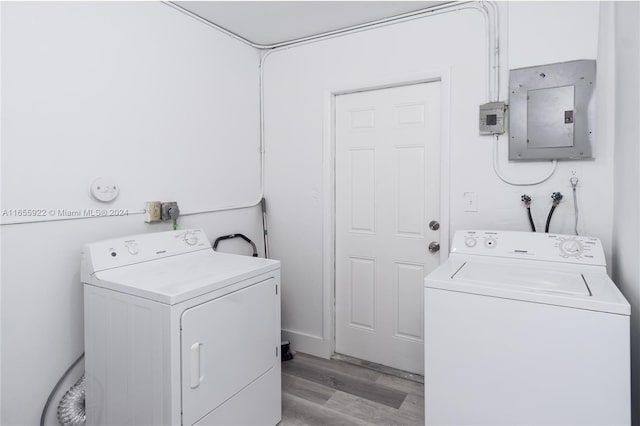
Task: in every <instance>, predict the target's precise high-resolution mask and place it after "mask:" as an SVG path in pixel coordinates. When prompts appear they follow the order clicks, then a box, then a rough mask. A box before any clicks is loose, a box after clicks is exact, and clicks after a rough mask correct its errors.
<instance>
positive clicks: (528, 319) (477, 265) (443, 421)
mask: <svg viewBox="0 0 640 426" xmlns="http://www.w3.org/2000/svg"><path fill="white" fill-rule="evenodd" d="M424 302H425V305H424V306H425V309H424V312H425V420H426V424H427V425H458V426H461V425H492V426H496V425H564V426H566V425H587V424H588V425H607V426H613V425H629V424H630V398H631V397H630V348H629V345H630V344H629V339H630V335H629V315H630V306H629V303H627V301H626V300H625V298H624V297H623V295H622V294H621V293H620V291H619V290H618V288H617V287H616V286H615V284H614V283H613V282H612V281H611V279H610V278H609V277H608V276H607V272H606V264H605V257H604V251H603V249H602V245H601V243H600V241H599V240H598V239H597V238H589V237H582V236H569V235H555V234H542V233H539V234H537V233H531V232H506V231H498V232H494V231H459V232H457V233H456V234H455V237H454V239H453V242H452V249H451V254H450V257H449V259H448V260H447V261H446V262H445V263H443V264H442V265H440V267H438V268H437V269H436V270H434V271H433V272H432V273H431V274H429V275H428V276H427V277H426V278H425V292H424Z"/></svg>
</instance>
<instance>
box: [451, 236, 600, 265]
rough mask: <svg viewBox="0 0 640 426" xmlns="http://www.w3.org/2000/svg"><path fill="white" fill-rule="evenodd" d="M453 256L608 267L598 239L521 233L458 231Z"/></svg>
mask: <svg viewBox="0 0 640 426" xmlns="http://www.w3.org/2000/svg"><path fill="white" fill-rule="evenodd" d="M451 253H466V254H476V255H484V256H495V257H511V258H524V259H530V260H545V261H552V262H553V261H557V262H569V263H579V264H585V265H601V266H606V260H605V257H604V250H603V248H602V243H601V242H600V240H599V239H598V238H595V237H583V236H577V235H562V234H543V233H535V232H517V231H457V232H456V234H455V236H454V237H453V243H452V245H451Z"/></svg>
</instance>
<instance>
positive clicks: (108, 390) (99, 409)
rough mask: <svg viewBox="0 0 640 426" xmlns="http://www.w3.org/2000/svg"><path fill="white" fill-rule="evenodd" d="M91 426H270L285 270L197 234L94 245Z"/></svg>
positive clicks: (88, 369)
mask: <svg viewBox="0 0 640 426" xmlns="http://www.w3.org/2000/svg"><path fill="white" fill-rule="evenodd" d="M81 279H82V282H84V283H85V285H84V312H85V324H84V325H85V353H86V358H85V373H86V379H87V392H86V409H87V425H195V424H197V425H275V424H277V423H278V422H279V421H280V419H281V393H280V392H281V381H280V291H279V287H280V262H278V261H275V260H269V259H262V258H255V257H248V256H237V255H230V254H222V253H216V252H214V251H213V250H212V249H211V246H210V244H209V240H208V238H207V236H206V235H205V234H204V232H203V231H202V230H200V229H191V230H186V231H172V232H162V233H155V234H144V235H136V236H131V237H125V238H118V239H114V240H108V241H100V242H96V243H93V244H88V245H86V246H85V247H84V250H83V255H82V267H81Z"/></svg>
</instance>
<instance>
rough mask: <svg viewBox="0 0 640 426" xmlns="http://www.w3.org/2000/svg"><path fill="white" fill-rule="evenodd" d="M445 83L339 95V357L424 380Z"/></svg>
mask: <svg viewBox="0 0 640 426" xmlns="http://www.w3.org/2000/svg"><path fill="white" fill-rule="evenodd" d="M439 199H440V83H439V82H431V83H422V84H414V85H407V86H401V87H395V88H389V89H380V90H371V91H366V92H359V93H353V94H347V95H340V96H336V352H338V353H342V354H345V355H349V356H353V357H357V358H360V359H364V360H368V361H372V362H376V363H379V364H383V365H387V366H390V367H394V368H399V369H402V370H405V371H410V372H414V373H419V374H423V372H424V366H423V359H424V358H423V351H424V347H423V346H424V340H423V339H424V330H423V297H422V291H423V279H424V276H425V275H426V274H428V273H429V272H430V271H431V270H433V269H434V268H435V267H436V266H437V265H438V263H439V253H437V252H433V253H432V252H430V251H429V249H428V246H429V244H430V243H431V242H439V231H437V230H431V229H430V228H429V223H430V221H432V220H436V221H439V220H440V218H439V214H440V204H439Z"/></svg>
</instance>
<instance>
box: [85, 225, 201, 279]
mask: <svg viewBox="0 0 640 426" xmlns="http://www.w3.org/2000/svg"><path fill="white" fill-rule="evenodd" d="M203 249H211V244H210V243H209V239H208V238H207V236H206V234H205V233H204V231H203V230H202V229H184V230H180V231H168V232H156V233H152V234H139V235H132V236H128V237H122V238H116V239H112V240H104V241H98V242H95V243H91V244H87V245H85V246H84V248H83V250H82V257H83V259H82V262H83V269H85V268H86V269H87V270H88V271H90V272H89V273H90V274H92V273H94V272H96V271H102V270H105V269H111V268H118V267H121V266H126V265H133V264H135V263H140V262H148V261H150V260H155V259H160V258H163V257H169V256H176V255H180V254H185V253H190V252H193V251H197V250H203Z"/></svg>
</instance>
